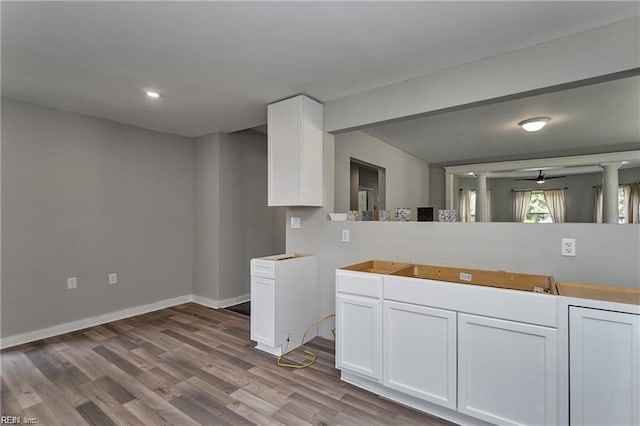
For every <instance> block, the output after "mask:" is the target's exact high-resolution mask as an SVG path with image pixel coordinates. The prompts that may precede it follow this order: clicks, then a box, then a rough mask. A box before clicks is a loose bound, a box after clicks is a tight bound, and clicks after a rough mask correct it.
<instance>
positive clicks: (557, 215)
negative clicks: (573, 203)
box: [542, 189, 566, 223]
mask: <svg viewBox="0 0 640 426" xmlns="http://www.w3.org/2000/svg"><path fill="white" fill-rule="evenodd" d="M542 194H543V195H544V199H545V201H546V202H547V206H549V213H550V214H551V219H552V220H553V223H564V219H565V212H566V208H565V202H564V189H549V190H546V191H542Z"/></svg>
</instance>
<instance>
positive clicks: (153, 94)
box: [144, 90, 162, 99]
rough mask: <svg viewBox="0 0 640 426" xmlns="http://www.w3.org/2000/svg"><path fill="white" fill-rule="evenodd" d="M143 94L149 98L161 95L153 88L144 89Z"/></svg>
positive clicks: (158, 97)
mask: <svg viewBox="0 0 640 426" xmlns="http://www.w3.org/2000/svg"><path fill="white" fill-rule="evenodd" d="M144 94H145V95H147V96H148V97H150V98H151V99H160V98H161V97H162V94H160V93H159V92H156V91H155V90H145V91H144Z"/></svg>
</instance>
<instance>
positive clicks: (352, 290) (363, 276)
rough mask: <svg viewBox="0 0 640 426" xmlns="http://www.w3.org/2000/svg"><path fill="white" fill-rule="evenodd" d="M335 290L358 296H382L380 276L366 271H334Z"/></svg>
mask: <svg viewBox="0 0 640 426" xmlns="http://www.w3.org/2000/svg"><path fill="white" fill-rule="evenodd" d="M336 291H338V292H339V293H349V294H356V295H358V296H369V297H376V298H381V297H382V276H380V275H376V274H370V273H367V272H345V271H337V272H336Z"/></svg>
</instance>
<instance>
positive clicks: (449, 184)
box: [444, 173, 456, 210]
mask: <svg viewBox="0 0 640 426" xmlns="http://www.w3.org/2000/svg"><path fill="white" fill-rule="evenodd" d="M454 178H455V175H454V174H452V173H446V174H445V175H444V198H445V203H444V204H445V206H446V208H447V210H455V209H456V207H455V191H454V188H453V186H454Z"/></svg>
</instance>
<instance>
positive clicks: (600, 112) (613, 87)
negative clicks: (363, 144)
mask: <svg viewBox="0 0 640 426" xmlns="http://www.w3.org/2000/svg"><path fill="white" fill-rule="evenodd" d="M541 116H542V117H550V118H551V121H550V122H549V124H548V125H547V126H546V127H544V128H543V129H542V130H540V131H538V132H532V133H530V132H526V131H524V130H523V129H521V128H520V126H518V122H520V121H522V120H524V119H527V118H532V117H541ZM639 117H640V77H638V76H633V77H627V78H623V79H618V80H612V81H607V82H602V83H598V84H592V85H587V86H582V87H577V88H572V89H567V90H561V91H557V92H552V93H546V94H541V95H537V96H531V97H526V98H521V99H515V100H510V101H506V102H499V103H495V104H491V105H484V106H479V107H473V108H468V109H461V110H458V111H453V112H445V113H442V114H435V115H430V116H426V117H422V118H416V119H411V120H401V121H397V122H394V123H390V124H385V125H380V126H375V127H369V128H367V129H366V130H365V132H366V133H368V134H370V135H371V136H374V137H376V138H378V139H380V140H382V141H385V142H387V143H389V144H390V145H393V146H395V147H397V148H399V149H401V150H403V151H405V152H407V153H409V154H411V155H413V156H415V157H418V158H420V159H422V160H424V161H426V162H427V163H431V164H444V165H452V164H463V163H470V162H471V163H473V162H487V161H496V160H507V159H516V158H517V159H525V158H536V157H538V158H540V157H550V156H558V155H563V156H564V155H579V154H591V153H602V152H607V151H616V150H629V149H640V118H639ZM630 160H631V159H630ZM634 160H635V165H636V166H638V165H640V164H639V163H640V158H638V159H634ZM627 167H628V166H627ZM559 172H562V173H563V174H566V173H569V171H567V170H562V171H556V173H559ZM550 173H552V172H550ZM582 173H583V171H582Z"/></svg>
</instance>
